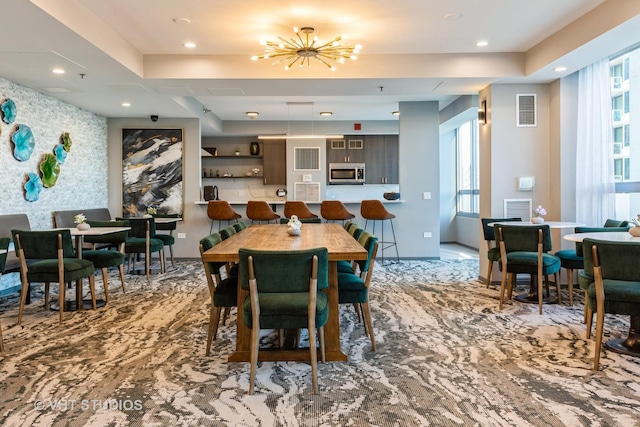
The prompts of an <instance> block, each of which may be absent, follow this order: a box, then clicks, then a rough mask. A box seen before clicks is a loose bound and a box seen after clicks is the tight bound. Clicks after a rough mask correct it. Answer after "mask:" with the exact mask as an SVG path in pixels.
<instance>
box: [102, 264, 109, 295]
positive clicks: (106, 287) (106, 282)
mask: <svg viewBox="0 0 640 427" xmlns="http://www.w3.org/2000/svg"><path fill="white" fill-rule="evenodd" d="M102 284H103V286H104V302H109V278H108V274H107V267H102Z"/></svg>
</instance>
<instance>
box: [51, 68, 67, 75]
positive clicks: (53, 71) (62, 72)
mask: <svg viewBox="0 0 640 427" xmlns="http://www.w3.org/2000/svg"><path fill="white" fill-rule="evenodd" d="M51 72H52V73H53V74H64V70H63V69H62V68H54V69H53V70H51Z"/></svg>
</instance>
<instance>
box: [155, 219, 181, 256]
mask: <svg viewBox="0 0 640 427" xmlns="http://www.w3.org/2000/svg"><path fill="white" fill-rule="evenodd" d="M151 216H153V217H154V218H180V217H181V216H180V214H152V215H151ZM177 228H178V223H177V222H164V223H160V222H157V221H156V231H168V232H169V234H167V233H156V234H154V235H153V236H151V237H153V238H154V239H159V240H162V243H163V244H164V245H165V246H169V257H170V258H171V267H175V264H174V262H173V245H175V244H176V238H175V237H174V235H173V232H174V230H176V229H177Z"/></svg>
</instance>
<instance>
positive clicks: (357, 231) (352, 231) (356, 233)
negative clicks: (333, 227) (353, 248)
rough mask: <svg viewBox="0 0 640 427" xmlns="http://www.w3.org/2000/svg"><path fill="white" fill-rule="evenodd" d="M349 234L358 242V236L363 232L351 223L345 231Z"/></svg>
mask: <svg viewBox="0 0 640 427" xmlns="http://www.w3.org/2000/svg"><path fill="white" fill-rule="evenodd" d="M347 231H348V232H349V234H351V235H352V236H353V238H354V239H356V240H358V239H359V238H360V235H361V234H362V232H363V231H364V230H363V229H362V228H360V227H358V224H355V223H352V224H351V226H349V228H348V229H347Z"/></svg>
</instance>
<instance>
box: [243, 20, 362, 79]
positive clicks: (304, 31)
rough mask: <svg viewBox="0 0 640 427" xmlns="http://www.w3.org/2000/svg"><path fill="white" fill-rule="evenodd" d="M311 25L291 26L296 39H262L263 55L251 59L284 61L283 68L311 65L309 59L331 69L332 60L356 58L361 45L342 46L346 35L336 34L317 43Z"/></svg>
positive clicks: (332, 66) (276, 62)
mask: <svg viewBox="0 0 640 427" xmlns="http://www.w3.org/2000/svg"><path fill="white" fill-rule="evenodd" d="M313 31H314V29H313V27H302V28H300V29H299V30H298V27H293V32H294V33H296V36H297V39H295V38H293V37H292V38H290V39H289V40H286V39H285V38H284V37H280V36H278V39H279V40H280V42H278V43H276V42H272V41H264V42H261V44H263V45H264V46H265V48H264V55H259V56H252V57H251V59H252V60H254V61H255V60H258V59H270V58H274V59H276V61H275V62H274V63H273V64H274V65H275V64H279V63H282V62H286V63H287V65H286V66H285V67H284V69H285V70H288V69H290V68H291V67H292V66H293V65H294V64H296V63H298V65H299V66H300V67H302V66H304V65H305V64H306V65H307V67H309V66H310V65H311V59H315V60H316V61H318V62H320V63H322V64H324V65H326V66H327V67H329V68H330V69H331V70H332V71H334V70H335V69H336V67H335V65H334V64H333V63H334V62H338V63H341V64H342V63H344V60H345V59H353V60H355V59H358V57H357V54H358V53H360V49H361V48H362V46H360V45H356V46H343V45H341V44H340V41H341V40H342V39H343V38H346V35H342V36H338V37H336V38H335V39H333V40H331V41H330V42H328V43H324V44H320V43H318V36H312V34H313Z"/></svg>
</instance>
